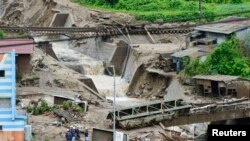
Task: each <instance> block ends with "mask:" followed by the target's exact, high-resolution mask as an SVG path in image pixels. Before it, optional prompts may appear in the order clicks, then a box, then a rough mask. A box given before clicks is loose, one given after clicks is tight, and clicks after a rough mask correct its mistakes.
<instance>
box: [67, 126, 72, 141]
mask: <svg viewBox="0 0 250 141" xmlns="http://www.w3.org/2000/svg"><path fill="white" fill-rule="evenodd" d="M65 138H66V140H67V141H72V135H71V132H70V130H69V129H68V130H67V132H66V134H65Z"/></svg>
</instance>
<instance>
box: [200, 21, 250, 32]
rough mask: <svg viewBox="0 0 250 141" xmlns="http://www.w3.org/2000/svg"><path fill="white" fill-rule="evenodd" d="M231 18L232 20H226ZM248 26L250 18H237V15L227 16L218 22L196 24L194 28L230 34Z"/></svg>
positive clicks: (249, 25)
mask: <svg viewBox="0 0 250 141" xmlns="http://www.w3.org/2000/svg"><path fill="white" fill-rule="evenodd" d="M231 20H234V21H232V22H228V21H231ZM222 22H224V23H222ZM248 27H250V19H248V18H239V17H228V18H225V19H223V20H220V21H218V23H214V24H208V25H202V26H198V27H196V28H195V30H199V31H206V32H214V33H221V34H231V33H234V32H237V31H239V30H243V29H246V28H248Z"/></svg>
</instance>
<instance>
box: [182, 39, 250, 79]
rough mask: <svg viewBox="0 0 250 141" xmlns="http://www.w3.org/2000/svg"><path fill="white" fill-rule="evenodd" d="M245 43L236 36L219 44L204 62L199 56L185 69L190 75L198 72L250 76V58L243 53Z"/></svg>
mask: <svg viewBox="0 0 250 141" xmlns="http://www.w3.org/2000/svg"><path fill="white" fill-rule="evenodd" d="M243 48H244V47H243V45H242V44H241V43H240V41H239V40H238V39H236V38H232V39H230V40H228V41H225V42H223V43H222V44H220V45H218V46H217V47H216V49H215V50H214V51H213V52H212V53H211V54H209V55H208V56H207V59H206V60H205V61H204V62H200V60H199V59H198V58H195V59H193V60H192V61H191V63H190V64H189V65H187V67H186V68H185V69H184V73H185V74H186V75H188V76H194V75H197V74H224V75H237V76H242V77H250V63H249V59H248V58H246V57H245V56H244V54H243Z"/></svg>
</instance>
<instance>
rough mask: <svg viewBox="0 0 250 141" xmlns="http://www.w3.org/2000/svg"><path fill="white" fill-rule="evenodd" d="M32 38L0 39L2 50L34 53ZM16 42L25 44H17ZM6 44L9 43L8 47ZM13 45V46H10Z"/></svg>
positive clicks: (0, 49)
mask: <svg viewBox="0 0 250 141" xmlns="http://www.w3.org/2000/svg"><path fill="white" fill-rule="evenodd" d="M32 43H33V40H32V39H5V40H0V52H10V51H12V50H15V52H16V54H32V53H33V44H32ZM15 44H24V45H18V46H15ZM4 45H7V46H6V47H5V46H4ZM8 45H13V46H8Z"/></svg>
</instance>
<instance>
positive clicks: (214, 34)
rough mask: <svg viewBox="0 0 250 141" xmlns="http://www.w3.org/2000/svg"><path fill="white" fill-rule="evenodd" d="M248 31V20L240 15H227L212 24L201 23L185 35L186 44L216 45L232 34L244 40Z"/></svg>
mask: <svg viewBox="0 0 250 141" xmlns="http://www.w3.org/2000/svg"><path fill="white" fill-rule="evenodd" d="M249 31H250V20H249V19H247V18H241V17H227V18H225V19H222V20H220V21H217V22H215V23H213V24H208V25H202V26H198V27H196V28H195V31H194V32H192V33H190V35H189V36H188V37H187V40H188V42H189V44H188V46H196V45H213V44H214V45H216V44H220V43H222V42H223V41H225V40H226V39H229V38H230V37H232V36H236V37H237V38H239V39H240V40H241V41H243V42H244V41H246V39H247V37H248V34H249Z"/></svg>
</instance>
